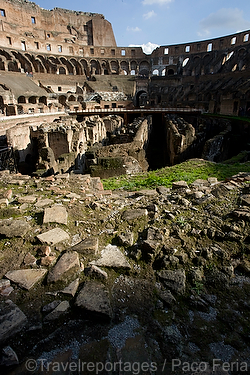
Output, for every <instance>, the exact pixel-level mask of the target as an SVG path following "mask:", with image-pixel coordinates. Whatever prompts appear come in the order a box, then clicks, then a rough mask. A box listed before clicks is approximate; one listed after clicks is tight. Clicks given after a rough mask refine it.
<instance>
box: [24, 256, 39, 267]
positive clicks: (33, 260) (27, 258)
mask: <svg viewBox="0 0 250 375" xmlns="http://www.w3.org/2000/svg"><path fill="white" fill-rule="evenodd" d="M23 264H25V265H26V266H33V265H34V264H36V258H35V257H34V255H32V254H30V253H27V254H26V255H25V257H24V260H23Z"/></svg>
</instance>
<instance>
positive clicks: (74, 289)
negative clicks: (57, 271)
mask: <svg viewBox="0 0 250 375" xmlns="http://www.w3.org/2000/svg"><path fill="white" fill-rule="evenodd" d="M79 281H80V279H79V278H77V279H76V280H74V281H72V283H70V284H69V285H68V286H67V287H66V288H64V289H63V290H62V291H61V293H64V294H68V295H70V296H72V297H74V296H75V294H76V292H77V289H78V287H79Z"/></svg>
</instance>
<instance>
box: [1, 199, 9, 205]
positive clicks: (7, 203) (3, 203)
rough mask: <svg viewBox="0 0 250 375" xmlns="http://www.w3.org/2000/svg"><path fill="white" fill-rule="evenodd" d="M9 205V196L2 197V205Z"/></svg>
mask: <svg viewBox="0 0 250 375" xmlns="http://www.w3.org/2000/svg"><path fill="white" fill-rule="evenodd" d="M8 205H9V201H8V199H7V198H0V207H7V206H8Z"/></svg>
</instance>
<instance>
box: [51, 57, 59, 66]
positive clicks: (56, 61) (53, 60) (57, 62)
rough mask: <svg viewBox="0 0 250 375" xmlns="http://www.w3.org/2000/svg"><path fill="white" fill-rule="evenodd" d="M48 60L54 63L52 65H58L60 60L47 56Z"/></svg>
mask: <svg viewBox="0 0 250 375" xmlns="http://www.w3.org/2000/svg"><path fill="white" fill-rule="evenodd" d="M48 60H50V61H51V62H52V64H54V65H59V64H60V61H59V59H58V57H54V56H49V57H48Z"/></svg>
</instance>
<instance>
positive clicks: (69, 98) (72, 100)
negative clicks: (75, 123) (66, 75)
mask: <svg viewBox="0 0 250 375" xmlns="http://www.w3.org/2000/svg"><path fill="white" fill-rule="evenodd" d="M75 100H76V98H75V97H74V95H70V96H69V97H68V101H69V102H75Z"/></svg>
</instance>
